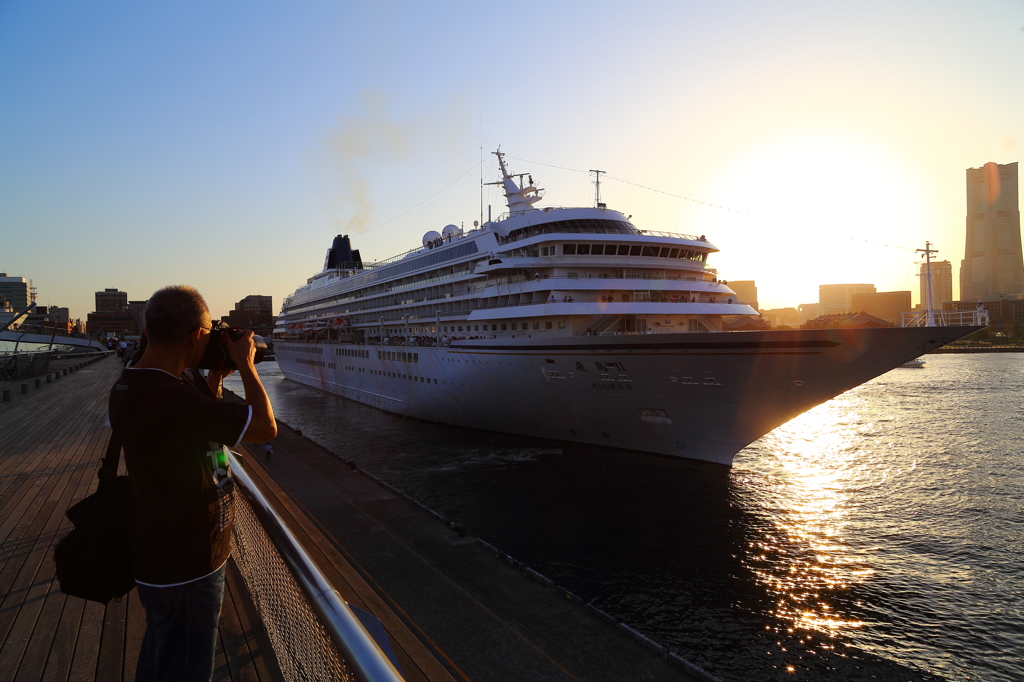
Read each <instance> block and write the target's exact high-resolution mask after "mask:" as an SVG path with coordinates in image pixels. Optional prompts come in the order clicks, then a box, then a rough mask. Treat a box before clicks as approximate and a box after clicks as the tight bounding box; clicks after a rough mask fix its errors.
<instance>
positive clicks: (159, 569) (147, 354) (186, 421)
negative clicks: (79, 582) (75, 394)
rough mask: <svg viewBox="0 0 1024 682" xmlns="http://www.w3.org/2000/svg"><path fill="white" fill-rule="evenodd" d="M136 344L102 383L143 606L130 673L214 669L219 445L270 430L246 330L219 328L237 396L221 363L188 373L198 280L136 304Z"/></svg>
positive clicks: (226, 483)
mask: <svg viewBox="0 0 1024 682" xmlns="http://www.w3.org/2000/svg"><path fill="white" fill-rule="evenodd" d="M144 334H145V337H146V345H145V349H144V351H143V352H142V353H141V357H139V358H136V360H135V362H133V363H132V364H131V366H129V367H127V368H126V369H125V370H124V372H123V373H122V374H121V377H120V378H119V379H118V381H117V383H116V384H115V385H114V387H113V388H112V389H111V392H110V421H111V424H112V425H113V427H114V429H115V431H117V433H118V434H119V435H120V436H121V441H122V447H123V448H124V458H125V463H126V465H127V467H128V475H129V480H130V481H131V487H132V495H133V498H134V503H135V509H134V527H133V548H132V568H133V571H134V575H135V579H136V583H137V585H138V590H139V599H140V601H141V603H142V605H143V607H144V608H145V610H146V634H145V637H144V639H143V642H142V648H141V651H140V653H139V660H138V663H137V665H136V677H135V679H136V680H138V681H139V682H149V681H151V680H189V681H192V680H196V681H199V680H202V681H204V682H206V681H208V680H210V679H211V677H212V675H213V657H214V647H215V643H216V636H217V624H218V621H219V619H220V609H221V602H222V600H223V596H224V570H225V564H226V562H227V558H228V555H229V553H230V551H231V550H230V535H231V524H232V521H233V513H232V512H233V510H232V481H231V478H230V471H229V467H228V464H227V460H226V457H225V455H224V452H223V450H222V444H223V445H228V446H232V445H236V444H237V443H239V442H241V441H243V440H244V441H247V442H264V441H268V440H270V439H272V438H274V437H275V436H276V435H277V426H276V422H275V421H274V411H273V408H272V407H271V405H270V400H269V399H268V398H267V393H266V391H265V390H264V389H263V385H262V384H261V383H260V379H259V376H258V375H257V374H256V367H255V365H254V358H255V345H254V344H253V341H252V332H246V333H245V335H244V336H242V337H241V338H240V339H238V340H237V341H233V342H232V341H230V340H228V339H227V337H226V335H221V336H220V337H219V339H220V341H221V342H224V344H225V347H226V349H227V353H228V356H229V357H230V358H231V359H232V361H233V362H234V363H235V366H236V367H238V373H239V375H240V377H241V379H242V385H243V387H244V388H245V400H246V404H244V405H242V404H239V403H233V402H232V403H229V402H223V401H221V400H217V399H216V398H215V397H214V395H215V393H216V392H217V391H218V390H219V387H220V381H221V379H223V377H224V376H226V375H227V374H230V372H211V373H210V376H208V377H207V382H208V383H209V386H207V385H206V384H201V383H200V384H197V383H193V382H191V381H188V380H186V378H187V377H194V376H195V372H191V371H189V372H187V371H186V370H189V368H194V367H196V366H197V365H198V364H199V359H200V358H201V357H202V356H203V352H204V351H205V350H206V346H207V345H208V344H209V343H210V339H211V336H210V312H209V309H208V308H207V306H206V302H205V301H204V300H203V297H202V296H201V295H200V294H199V292H198V291H196V290H195V289H193V288H192V287H188V286H172V287H166V288H164V289H161V290H160V291H158V292H156V293H155V294H153V296H152V297H151V298H150V299H149V302H148V304H147V305H146V324H145V331H144Z"/></svg>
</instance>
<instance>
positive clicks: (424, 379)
mask: <svg viewBox="0 0 1024 682" xmlns="http://www.w3.org/2000/svg"><path fill="white" fill-rule="evenodd" d="M370 374H378V375H380V376H385V377H391V378H392V379H404V380H405V381H418V382H420V383H421V384H429V383H434V384H435V385H436V384H437V379H431V378H430V377H421V376H416V375H415V374H399V373H398V372H384V371H382V370H379V369H371V370H370Z"/></svg>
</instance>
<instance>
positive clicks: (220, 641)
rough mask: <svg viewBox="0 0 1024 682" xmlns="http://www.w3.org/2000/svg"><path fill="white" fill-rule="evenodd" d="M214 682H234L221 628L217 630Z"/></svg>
mask: <svg viewBox="0 0 1024 682" xmlns="http://www.w3.org/2000/svg"><path fill="white" fill-rule="evenodd" d="M213 682H233V680H231V668H230V667H229V666H228V658H227V656H226V655H225V654H224V638H223V637H221V635H220V629H219V628H218V629H217V648H216V649H215V650H214V654H213Z"/></svg>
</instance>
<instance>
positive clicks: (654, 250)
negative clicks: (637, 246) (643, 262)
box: [640, 246, 658, 257]
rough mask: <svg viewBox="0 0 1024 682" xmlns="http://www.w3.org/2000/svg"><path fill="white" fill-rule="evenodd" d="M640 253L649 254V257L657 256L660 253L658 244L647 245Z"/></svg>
mask: <svg viewBox="0 0 1024 682" xmlns="http://www.w3.org/2000/svg"><path fill="white" fill-rule="evenodd" d="M640 255H642V256H648V257H650V256H654V257H657V255H658V247H656V246H645V247H644V250H643V252H642V253H641V254H640Z"/></svg>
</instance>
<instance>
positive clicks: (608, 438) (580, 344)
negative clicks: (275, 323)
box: [275, 327, 980, 465]
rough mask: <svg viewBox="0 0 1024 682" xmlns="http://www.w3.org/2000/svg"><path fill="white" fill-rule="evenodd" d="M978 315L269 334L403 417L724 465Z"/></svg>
mask: <svg viewBox="0 0 1024 682" xmlns="http://www.w3.org/2000/svg"><path fill="white" fill-rule="evenodd" d="M979 328H980V327H913V328H871V329H821V330H795V331H756V332H735V333H729V334H721V333H686V334H653V335H650V334H634V335H621V336H583V337H550V338H538V336H537V335H533V336H530V337H529V338H523V337H520V338H518V339H517V338H499V339H486V340H483V339H481V340H465V341H456V342H453V343H452V344H451V345H450V346H449V347H403V346H378V345H353V344H351V343H330V342H315V341H289V340H281V341H280V342H279V343H278V344H277V346H276V349H275V350H276V354H277V362H278V364H279V365H280V367H281V370H282V372H283V373H284V374H285V376H286V377H288V378H289V379H292V380H295V381H298V382H300V383H303V384H306V385H309V386H313V387H316V388H320V389H322V390H324V391H327V392H329V393H333V394H335V395H338V396H341V397H344V398H348V399H350V400H355V401H358V402H360V403H364V404H367V405H372V406H374V407H377V408H380V409H382V410H386V411H388V412H394V413H396V414H401V415H405V416H409V417H415V418H417V419H424V420H428V421H434V422H442V423H447V424H453V425H457V426H463V427H471V428H477V429H485V430H490V431H498V432H503V433H512V434H520V435H526V436H534V437H538V438H550V439H555V440H562V441H573V442H581V443H593V444H597V445H602V446H608V447H616V448H625V449H631V450H638V451H643V452H651V453H657V454H662V455H671V456H678V457H687V458H693V459H700V460H707V461H711V462H717V463H720V464H725V465H730V464H731V463H732V460H733V457H734V455H735V454H736V453H737V452H739V451H740V450H741V449H743V448H744V447H745V446H747V445H748V444H750V443H751V442H753V441H754V440H756V439H757V438H759V437H761V436H762V435H764V434H766V433H768V432H769V431H771V430H772V429H774V428H775V427H777V426H779V425H781V424H783V423H785V422H786V421H788V420H790V419H792V418H793V417H795V416H797V415H798V414H800V413H802V412H804V411H806V410H808V409H809V408H811V407H813V406H814V405H817V404H819V403H821V402H824V401H826V400H828V399H830V398H832V397H834V396H836V395H838V394H840V393H842V392H843V391H846V390H849V389H850V388H853V387H854V386H857V385H859V384H862V383H864V382H865V381H868V380H870V379H871V378H873V377H876V376H878V375H880V374H882V373H884V372H886V371H888V370H890V369H892V368H894V367H897V366H899V365H900V364H902V363H903V362H906V361H907V360H910V359H912V358H916V357H918V356H920V355H922V354H924V353H927V352H929V351H931V350H933V349H935V348H938V347H939V346H941V345H944V344H945V343H948V342H950V341H952V340H954V339H957V338H960V337H962V336H964V335H966V334H969V333H971V332H973V331H977V330H978V329H979Z"/></svg>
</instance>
